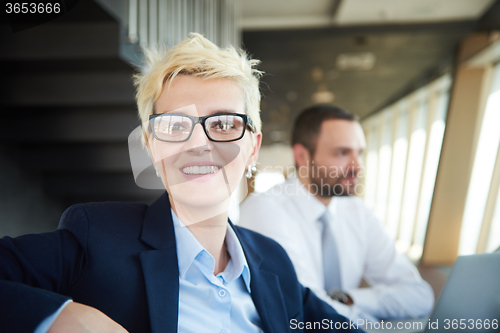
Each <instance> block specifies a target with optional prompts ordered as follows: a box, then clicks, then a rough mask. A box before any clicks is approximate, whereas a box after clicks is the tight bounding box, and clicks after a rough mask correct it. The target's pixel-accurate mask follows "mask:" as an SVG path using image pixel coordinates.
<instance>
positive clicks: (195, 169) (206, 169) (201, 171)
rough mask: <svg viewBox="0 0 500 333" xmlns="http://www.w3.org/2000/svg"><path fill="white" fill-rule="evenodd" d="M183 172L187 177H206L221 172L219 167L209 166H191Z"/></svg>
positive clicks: (183, 169)
mask: <svg viewBox="0 0 500 333" xmlns="http://www.w3.org/2000/svg"><path fill="white" fill-rule="evenodd" d="M181 171H182V172H183V173H185V174H186V175H206V174H209V173H215V172H217V171H219V167H218V166H215V165H207V166H189V167H185V168H182V169H181Z"/></svg>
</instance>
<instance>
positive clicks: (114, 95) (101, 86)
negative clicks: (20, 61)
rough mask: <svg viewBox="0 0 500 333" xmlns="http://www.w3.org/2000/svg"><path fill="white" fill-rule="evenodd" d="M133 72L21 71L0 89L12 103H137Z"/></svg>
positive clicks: (0, 84)
mask: <svg viewBox="0 0 500 333" xmlns="http://www.w3.org/2000/svg"><path fill="white" fill-rule="evenodd" d="M132 74H133V71H132V70H131V71H106V72H105V71H63V72H49V73H36V72H29V73H20V74H17V75H12V76H10V77H6V78H5V80H2V81H3V82H2V83H0V88H1V89H2V90H3V91H4V93H5V94H6V96H8V98H7V99H6V100H3V101H0V104H4V105H11V106H14V105H15V106H49V105H50V106H67V105H112V104H117V103H118V104H125V103H134V101H135V100H134V95H135V89H134V86H133V82H132V78H131V77H132Z"/></svg>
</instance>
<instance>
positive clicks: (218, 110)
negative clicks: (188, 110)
mask: <svg viewBox="0 0 500 333" xmlns="http://www.w3.org/2000/svg"><path fill="white" fill-rule="evenodd" d="M164 113H165V114H166V113H184V110H179V109H174V110H169V111H165V112H160V113H159V114H164ZM218 113H238V112H236V111H235V110H233V109H217V110H212V111H209V112H208V114H207V115H212V114H218Z"/></svg>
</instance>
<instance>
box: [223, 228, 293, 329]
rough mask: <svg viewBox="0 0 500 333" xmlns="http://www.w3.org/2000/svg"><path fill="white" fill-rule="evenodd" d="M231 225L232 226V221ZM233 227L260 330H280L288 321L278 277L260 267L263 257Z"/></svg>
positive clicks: (286, 325) (249, 241)
mask: <svg viewBox="0 0 500 333" xmlns="http://www.w3.org/2000/svg"><path fill="white" fill-rule="evenodd" d="M229 223H231V222H229ZM231 227H233V224H232V223H231ZM233 229H234V231H235V233H236V235H237V236H238V239H239V241H240V243H241V246H242V248H243V252H244V253H245V257H246V260H247V262H248V267H249V269H250V275H251V282H250V286H251V290H252V292H251V297H252V300H253V303H254V305H255V308H256V309H257V312H258V313H259V316H260V321H261V324H262V330H263V331H264V332H267V333H271V332H275V333H276V332H282V331H283V327H288V325H289V323H288V319H287V318H288V316H287V313H286V306H285V301H284V298H283V292H282V291H281V287H280V283H279V278H278V276H277V275H276V274H275V273H273V272H271V271H269V270H267V269H265V268H264V267H262V266H263V258H262V256H261V255H260V254H259V253H258V252H257V251H256V250H255V248H256V247H255V246H252V244H251V242H252V241H251V240H249V239H248V238H247V237H245V236H244V235H242V234H241V232H240V230H239V229H238V227H236V228H234V227H233ZM269 314H271V315H269Z"/></svg>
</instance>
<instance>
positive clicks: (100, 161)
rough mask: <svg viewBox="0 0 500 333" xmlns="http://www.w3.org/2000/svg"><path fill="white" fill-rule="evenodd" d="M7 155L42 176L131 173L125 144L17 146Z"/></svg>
mask: <svg viewBox="0 0 500 333" xmlns="http://www.w3.org/2000/svg"><path fill="white" fill-rule="evenodd" d="M10 155H14V158H15V160H16V161H17V162H18V164H19V165H20V166H21V167H23V168H25V169H29V168H31V169H33V168H36V172H41V173H47V172H63V173H67V172H78V171H79V172H82V171H86V172H129V173H131V171H132V169H131V165H130V157H129V149H128V145H127V143H126V142H124V143H104V144H103V143H91V144H64V143H58V144H42V145H39V144H30V145H18V146H17V147H16V149H15V152H12V153H11V154H10Z"/></svg>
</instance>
